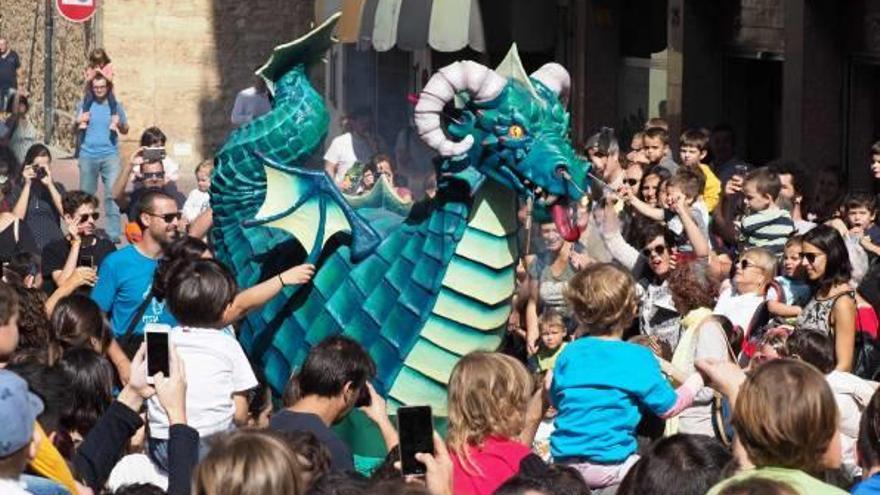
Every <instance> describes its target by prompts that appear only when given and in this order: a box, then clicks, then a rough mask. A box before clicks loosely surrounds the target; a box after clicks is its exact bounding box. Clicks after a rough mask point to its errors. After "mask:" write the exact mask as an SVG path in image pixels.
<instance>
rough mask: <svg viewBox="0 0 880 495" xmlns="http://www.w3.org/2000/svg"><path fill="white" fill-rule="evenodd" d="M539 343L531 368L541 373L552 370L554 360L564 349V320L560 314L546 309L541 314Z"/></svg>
mask: <svg viewBox="0 0 880 495" xmlns="http://www.w3.org/2000/svg"><path fill="white" fill-rule="evenodd" d="M538 327H539V329H540V335H541V341H540V346H539V347H538V352H537V353H535V355H534V356H533V357H532V363H531V364H532V366H533V369H535V370H536V371H538V372H540V373H543V372H545V371H549V370H552V369H553V366H554V365H555V364H556V358H558V357H559V353H560V352H562V349H564V348H565V346H566V344H567V343H566V342H565V340H566V339H565V320H564V319H563V317H562V313H559V312H558V311H555V310H552V309H548V310H545V311H544V312H543V313H541V317H540V319H539V320H538Z"/></svg>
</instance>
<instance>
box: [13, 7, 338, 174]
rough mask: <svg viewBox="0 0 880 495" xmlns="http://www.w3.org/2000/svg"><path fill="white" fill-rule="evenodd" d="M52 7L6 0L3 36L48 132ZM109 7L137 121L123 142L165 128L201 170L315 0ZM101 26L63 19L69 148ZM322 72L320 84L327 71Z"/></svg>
mask: <svg viewBox="0 0 880 495" xmlns="http://www.w3.org/2000/svg"><path fill="white" fill-rule="evenodd" d="M44 5H45V2H43V1H42V0H0V15H2V18H0V33H2V36H4V37H6V38H8V39H9V41H10V43H11V45H12V47H13V48H14V49H15V50H16V51H17V52H18V53H19V55H20V56H21V58H22V63H23V65H24V66H25V67H26V68H28V69H29V70H28V71H27V74H29V76H28V75H26V76H25V77H26V79H27V80H29V81H30V92H31V94H32V95H33V101H32V107H33V110H32V112H31V115H30V118H31V120H32V122H33V123H34V124H35V125H37V126H38V128H39V129H41V130H42V125H43V124H42V120H43V116H42V108H43V63H44V47H43V41H44V22H45V16H44V12H43V7H44ZM100 7H101V11H100V14H99V15H101V16H102V17H101V20H100V24H101V27H102V29H101V31H102V33H101V37H102V40H103V43H102V44H103V46H104V48H106V49H107V52H108V53H109V55H110V58H111V59H112V60H113V65H114V66H115V70H116V80H115V84H116V94H117V97H118V99H119V101H120V102H122V104H123V105H124V106H125V109H126V112H127V114H128V116H129V119H130V123H131V127H132V131H131V133H130V134H129V135H128V136H126V137H125V138H124V139H123V140H122V149H123V153H124V154H128V153H129V152H130V151H131V150H132V149H134V147H135V146H136V144H135V143H136V142H137V141H138V140H139V138H140V134H141V132H142V131H143V130H144V129H145V128H147V127H149V126H152V125H157V126H159V127H160V128H161V129H162V130H163V131H164V132H165V134H167V135H168V137H169V150H168V152H169V154H171V155H172V157H173V158H174V159H176V160H177V161H178V162H179V163H181V165H183V167H184V170H192V169H193V167H194V166H195V165H196V164H197V163H198V162H199V161H201V160H202V159H203V158H207V157H210V156H211V154H212V153H213V151H214V150H215V149H216V148H217V147H218V146H219V145H220V144H222V143H223V141H224V140H225V139H226V135H227V134H228V133H229V131H230V129H231V125H230V124H229V113H230V112H231V110H232V105H233V102H234V100H235V95H236V94H237V93H238V91H240V90H241V89H243V88H245V87H247V86H249V85H250V84H251V80H252V79H251V78H252V76H251V74H252V73H253V69H254V68H255V67H256V66H257V65H260V64H262V63H263V62H264V61H265V60H266V57H267V56H268V54H269V53H271V50H272V48H273V47H274V46H276V45H278V44H280V43H282V42H286V41H289V40H292V39H295V38H297V37H299V36H301V35H302V34H304V33H305V32H307V31H308V30H309V28H310V27H311V23H312V19H313V9H314V0H247V1H245V0H104V1H102V2H100ZM94 31H95V22H88V23H85V24H74V23H70V22H67V21H65V20H63V19H61V18H60V17H58V16H56V17H55V42H54V52H53V53H54V56H55V79H54V81H55V91H56V95H55V102H54V106H55V108H58V109H60V110H61V112H60V113H59V117H58V122H59V124H62V125H58V126H57V131H56V133H55V136H54V138H55V139H54V140H53V141H54V142H56V143H57V144H59V145H61V146H62V147H67V148H68V149H70V148H71V147H72V144H73V137H72V132H71V130H70V126H69V125H68V124H70V121H69V120H67V119H66V117H65V115H69V114H70V113H72V112H73V109H74V108H75V106H76V103H77V101H78V100H79V99H80V98H81V97H82V91H83V89H82V84H83V81H82V70H83V68H84V67H85V65H86V58H87V54H88V52H89V51H90V50H91V49H92V48H93V47H94V46H95V45H94V41H95V39H96V36H95V32H94ZM32 54H33V55H32ZM314 74H315V75H316V76H317V78H313V80H314V81H315V85H316V87H318V88H319V89H320V88H321V87H322V82H321V76H322V74H323V73H322V71H320V70H316V71H314ZM189 175H190V174H188V173H184V176H186V177H187V178H189Z"/></svg>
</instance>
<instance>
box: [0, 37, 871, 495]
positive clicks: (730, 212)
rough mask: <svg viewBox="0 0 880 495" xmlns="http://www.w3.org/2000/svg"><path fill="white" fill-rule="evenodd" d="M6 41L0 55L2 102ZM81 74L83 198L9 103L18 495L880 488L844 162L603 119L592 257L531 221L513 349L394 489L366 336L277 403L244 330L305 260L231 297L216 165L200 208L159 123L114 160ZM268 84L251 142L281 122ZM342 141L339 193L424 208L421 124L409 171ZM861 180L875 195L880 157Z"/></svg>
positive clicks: (8, 441) (398, 149)
mask: <svg viewBox="0 0 880 495" xmlns="http://www.w3.org/2000/svg"><path fill="white" fill-rule="evenodd" d="M8 52H9V48H8V46H7V44H6V43H5V41H3V40H0V83H4V84H5V83H6V82H8V81H7V80H8V79H9V78H10V77H9V74H6V73H5V72H4V71H7V72H8V70H7V69H8V67H6V68H4V65H3V64H6V65H7V66H9V67H12V66H13V65H14V64H13V62H12V61H9V60H8V57H9V55H8ZM92 55H93V56H92V57H91V58H90V64H89V67H88V68H87V69H86V71H85V74H84V76H85V81H86V92H85V94H84V98H83V101H82V102H81V105H80V107H79V109H78V113H77V115H78V117H77V123H76V126H77V128H78V129H79V130H80V131H81V137H80V143H79V147H78V148H79V149H78V154H79V162H78V163H79V165H78V166H79V170H80V184H79V189H77V190H66V189H65V187H63V185H62V184H60V183H58V182H57V181H55V180H54V178H53V176H52V167H51V162H52V155H51V153H50V150H49V149H48V148H47V147H46V146H45V145H43V144H40V143H38V142H35V140H34V139H33V136H32V133H30V131H22V129H25V130H27V128H28V124H27V117H26V114H27V100H26V98H25V97H24V96H23V95H22V94H21V93H20V92H15V91H12V92H8V91H6V90H5V89H3V88H0V96H2V97H3V99H4V100H7V101H8V102H9V104H8V106H7V107H6V108H7V109H8V117H7V119H6V120H5V121H4V124H3V126H0V259H2V261H3V267H2V278H3V281H2V283H0V492H2V493H10V494H17V493H34V494H64V493H70V494H87V493H95V494H97V493H113V494H119V495H123V494H125V495H131V494H160V493H168V494H191V493H192V494H205V495H221V494H230V495H238V494H264V493H265V494H268V493H273V494H274V493H284V494H315V495H321V494H352V493H359V494H387V493H390V494H430V495H452V494H456V495H471V494H478V495H490V494H501V495H527V494H530V495H561V494H589V493H599V494H613V493H619V494H622V495H629V494H633V495H634V494H684V495H688V494H694V495H697V494H704V493H710V494H713V495H716V494H718V495H721V494H723V495H734V494H811V495H812V494H820V495H821V494H835V493H847V492H850V491H851V493H855V494H859V495H867V494H875V493H880V476H878V473H880V394H878V393H877V385H878V383H877V379H878V377H880V342H878V340H877V338H878V335H877V333H878V316H877V315H878V313H877V308H880V226H878V225H876V224H875V220H876V211H877V207H878V205H877V204H876V199H875V197H874V196H873V195H871V194H867V193H862V192H849V191H846V189H845V188H844V187H843V185H842V183H841V181H840V180H839V178H838V175H837V174H836V173H835V171H833V170H822V171H819V172H818V173H815V174H811V173H809V172H808V171H807V170H805V169H804V168H803V167H802V166H800V165H799V164H797V163H795V162H792V161H788V160H784V159H783V160H776V161H773V162H771V163H769V164H767V165H765V166H761V167H754V166H752V165H750V164H748V163H747V162H745V161H744V160H741V159H739V158H737V157H736V156H735V154H734V150H735V149H736V146H735V144H736V143H735V135H734V132H733V130H732V129H731V128H730V127H727V126H723V125H722V126H716V127H715V128H714V129H712V130H711V131H708V130H705V129H699V128H694V129H688V130H685V131H684V132H683V133H682V134H681V136H680V139H679V146H678V149H677V150H675V151H673V150H672V149H671V147H670V144H669V143H670V141H671V140H670V136H669V130H668V125H667V124H666V122H664V121H663V120H662V119H651V120H650V121H648V122H647V123H646V125H645V128H644V129H643V130H642V131H641V132H637V133H636V134H635V135H634V136H633V137H632V140H631V142H630V143H629V146H628V149H624V147H623V146H622V145H621V144H620V143H618V139H617V136H616V135H615V132H614V131H613V130H612V129H609V128H603V129H602V130H601V131H599V132H598V133H596V134H595V135H594V136H592V137H591V138H590V139H589V140H587V142H586V143H585V144H584V146H583V149H582V151H583V153H584V154H585V155H586V157H587V158H588V159H589V162H590V164H591V174H592V175H593V180H592V185H591V190H590V192H589V194H588V195H586V196H585V197H584V198H583V199H582V200H581V201H580V203H578V204H577V205H572V209H573V211H572V213H573V214H574V215H575V217H576V223H577V226H578V230H579V232H580V236H579V238H578V239H577V240H574V241H568V240H566V239H564V238H563V236H561V235H560V232H559V231H558V229H557V226H556V224H555V223H554V222H553V221H552V220H551V219H550V218H549V217H548V216H547V215H546V214H543V212H542V211H541V209H540V208H536V209H535V210H534V211H533V210H532V209H531V208H530V207H529V204H528V203H526V202H523V207H522V209H521V211H520V215H521V218H523V219H525V218H527V217H529V216H532V217H533V219H534V222H531V221H524V222H522V225H523V228H521V232H520V240H521V242H520V254H521V261H520V263H519V266H518V268H517V270H516V290H515V294H514V296H513V301H512V308H513V309H512V312H511V315H510V318H509V320H508V324H507V328H506V331H504V339H503V342H502V345H501V346H500V348H499V349H498V350H497V351H496V352H474V353H471V354H468V355H465V356H463V357H462V358H461V359H460V360H459V361H458V362H457V364H456V365H455V367H454V368H453V371H452V374H451V376H450V378H449V382H448V384H447V386H448V400H447V404H446V409H447V412H448V414H447V417H446V420H447V421H446V422H445V424H443V425H442V426H444V428H439V430H442V431H438V432H435V433H434V436H433V448H431V449H426V450H429V451H428V452H422V453H419V454H417V456H416V458H417V460H418V461H419V462H421V463H422V464H424V466H425V474H424V475H423V476H403V475H402V474H401V469H400V460H401V459H400V458H401V450H402V449H401V448H400V445H399V444H400V438H399V435H398V432H397V430H396V427H395V424H394V423H393V421H392V420H391V419H390V417H389V412H390V411H389V410H388V406H387V404H386V401H385V399H384V398H383V397H382V396H381V395H380V394H379V393H377V392H376V390H375V389H374V388H373V385H372V383H371V382H372V380H373V379H374V378H375V375H376V364H375V363H374V361H373V359H372V358H371V357H370V355H369V354H368V353H367V352H366V351H365V350H364V349H363V348H362V347H361V346H360V345H359V344H358V343H357V342H355V341H353V340H351V339H348V338H346V337H341V336H338V337H331V338H328V339H326V340H324V341H322V342H320V343H317V344H316V345H315V346H314V347H312V348H311V349H310V351H309V353H308V355H307V357H306V358H305V360H304V362H303V363H302V365H301V366H299V367H298V368H297V369H296V371H295V373H294V374H293V376H291V377H290V381H289V383H288V385H287V389H286V390H285V391H284V394H283V396H282V397H280V398H278V397H273V394H272V392H271V391H270V390H269V389H268V387H267V386H266V384H265V383H264V381H263V380H262V379H261V376H260V373H259V368H258V367H256V366H253V365H252V363H251V362H249V359H248V356H247V355H246V353H245V352H244V350H243V349H242V347H241V345H240V344H239V343H238V341H237V340H236V338H235V336H236V322H238V321H239V320H241V319H242V318H243V317H244V316H246V315H247V314H248V313H249V312H251V311H253V310H254V309H257V308H260V307H261V306H263V305H264V304H266V303H267V302H268V301H270V300H271V299H273V298H274V297H275V296H276V295H277V294H279V293H280V292H281V291H282V289H283V288H284V287H286V286H288V285H299V284H304V283H307V282H308V281H309V280H310V279H311V278H312V276H313V275H314V273H315V269H316V268H315V267H314V266H312V265H308V264H306V265H298V266H292V267H289V268H287V269H285V270H283V271H281V272H279V273H277V274H273V276H269V277H266V279H265V280H264V281H263V282H261V283H259V284H258V285H255V286H253V287H238V285H237V283H236V278H235V276H234V274H233V273H231V272H230V270H229V269H228V267H226V266H225V265H224V264H223V263H221V262H219V261H217V260H215V259H214V257H213V254H212V251H211V247H210V242H209V239H208V237H207V233H208V231H209V229H210V226H211V222H212V217H211V208H210V199H211V198H210V194H209V190H210V182H211V172H212V166H211V164H210V162H205V163H203V164H200V165H199V166H198V167H197V168H196V170H195V175H196V184H197V186H196V188H195V189H194V190H192V191H190V192H189V193H188V194H186V195H185V194H183V193H182V192H181V191H179V190H178V188H177V183H178V181H179V179H180V167H179V166H178V165H177V164H175V163H174V162H173V161H172V160H171V159H170V158H169V157H168V156H166V154H165V153H164V149H165V146H166V140H167V138H166V136H165V134H164V133H163V132H162V131H161V130H160V129H158V128H156V127H151V128H149V129H146V130H144V131H143V133H142V135H141V139H140V147H139V148H138V149H137V150H136V151H135V152H134V153H133V154H131V155H130V156H129V157H127V158H126V160H124V161H122V160H120V156H119V151H118V142H117V141H118V136H119V135H120V134H127V133H128V132H129V127H128V122H127V117H126V114H125V109H124V106H123V104H122V102H120V101H118V100H117V99H116V97H115V96H114V95H113V88H112V84H113V74H112V73H113V70H112V64H111V63H110V59H109V57H108V55H107V53H105V52H104V51H103V50H96V51H95V52H94V53H93V54H92ZM15 68H16V69H17V67H15ZM4 81H6V82H4ZM258 86H259V84H257V85H256V86H255V88H249V90H246V92H243V96H242V98H241V101H239V102H237V104H236V106H235V109H234V111H233V116H232V121H233V123H235V124H236V125H239V124H244V123H246V122H249V121H250V120H252V119H254V118H257V117H258V116H259V114H260V113H261V112H265V111H266V110H267V108H268V100H265V101H264V99H266V98H268V96H267V95H266V92H265V88H262V87H258ZM347 131H348V132H346V133H344V134H342V135H340V136H337V137H336V138H334V139H332V140H331V141H330V142H329V146H328V149H327V151H326V153H325V155H324V159H325V164H324V166H325V170H326V172H327V173H328V175H329V176H330V177H331V178H332V179H333V180H334V181H335V182H336V183H337V185H338V186H339V187H340V188H341V189H342V190H344V191H345V192H347V193H349V194H352V195H360V194H368V193H369V192H370V190H372V188H374V187H375V185H376V184H377V183H379V181H386V185H387V186H389V188H390V190H391V191H393V192H394V193H396V194H397V195H398V196H399V197H400V198H401V199H402V200H404V201H408V200H415V201H434V200H435V199H434V196H435V194H436V193H437V191H436V180H435V179H434V178H433V177H431V176H430V174H425V170H424V169H425V168H426V166H425V165H421V166H420V167H416V166H413V165H412V163H411V162H416V161H419V160H420V159H419V157H422V158H425V157H426V154H424V153H423V151H424V150H420V149H418V146H416V145H414V144H413V143H411V142H410V141H411V139H410V138H411V137H412V136H411V135H410V134H407V133H406V132H403V133H402V134H401V136H400V139H398V143H396V144H397V145H396V146H395V150H394V153H393V155H394V157H393V158H392V156H391V155H390V154H388V152H387V150H386V149H385V148H384V145H383V144H382V143H381V139H379V138H378V137H377V136H376V134H375V133H374V132H373V131H372V130H371V126H370V123H369V112H365V111H360V110H359V111H356V112H354V113H353V114H352V115H351V116H350V117H349V119H348V126H347ZM404 131H406V130H404ZM28 139H31V142H29V143H28V141H27V140H28ZM25 145H26V146H25ZM868 162H870V165H868ZM395 164H396V165H397V166H398V169H397V170H395V167H394V165H395ZM866 166H870V168H871V170H872V173H873V174H874V177H875V178H876V179H878V180H880V143H877V145H875V146H874V147H873V148H872V149H871V150H866ZM814 176H815V178H816V179H817V180H815V181H814V180H812V179H813V178H814ZM99 179H100V180H101V181H102V182H103V183H104V191H105V196H104V197H103V198H101V199H99V198H97V197H95V191H96V189H97V183H98V180H99ZM410 185H412V186H414V188H413V189H410V188H409V187H408V186H410ZM415 186H418V187H415ZM101 202H103V203H104V204H103V211H104V215H105V219H106V221H105V222H104V229H98V220H99V218H100V216H101V212H100V210H101V208H100V206H101ZM123 216H124V218H125V222H123ZM529 225H534V228H532V227H526V226H529ZM153 325H163V326H164V328H168V329H169V333H168V335H169V361H170V362H169V367H168V373H167V376H166V375H165V373H159V374H156V375H154V376H151V377H148V376H147V363H146V360H145V350H146V346H145V343H144V332H145V330H146V329H147V328H150V327H151V326H153ZM355 409H357V410H359V411H360V413H359V414H362V415H363V416H364V417H365V418H367V419H368V420H369V421H370V422H371V423H373V425H374V426H375V430H376V431H377V432H378V436H377V438H381V439H382V440H381V441H382V443H383V446H382V450H383V451H384V452H387V457H386V458H385V461H384V462H383V463H382V464H380V465H378V466H372V467H365V465H364V464H363V463H358V462H356V458H355V456H354V455H353V453H352V447H351V446H350V445H348V444H347V443H346V442H345V440H344V438H343V437H342V436H340V435H339V434H338V432H337V431H335V430H334V429H333V426H334V425H336V424H338V423H339V422H340V421H342V420H343V419H345V418H347V417H348V416H349V415H350V414H352V411H353V410H355ZM438 426H441V424H440V423H438ZM441 434H442V435H441Z"/></svg>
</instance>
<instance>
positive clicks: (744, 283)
mask: <svg viewBox="0 0 880 495" xmlns="http://www.w3.org/2000/svg"><path fill="white" fill-rule="evenodd" d="M733 266H734V273H733V277H731V278H729V279H727V280H725V281H724V282H722V284H721V293H720V294H719V296H718V302H716V303H715V309H714V311H713V312H714V313H715V314H716V315H721V316H724V317H726V318H727V319H729V320H730V322H731V323H733V325H734V326H735V327H738V328H739V329H740V330H742V333H743V354H745V356H747V357H749V358H751V357H752V355H753V354H754V351H755V346H756V344H757V342H753V341H750V337H751V334H752V331H753V327H755V326H757V323H756V320H759V319H760V318H757V316H759V315H760V314H759V311H760V310H762V308H765V307H766V303H767V301H768V300H772V299H775V295H774V294H773V293H772V291H770V294H769V295H768V290H769V287H770V283H771V282H772V281H773V277H775V276H776V256H775V255H774V254H773V253H771V252H770V251H768V250H767V249H764V248H752V249H748V250H746V251H745V252H743V253H742V254H741V255H740V256H739V259H738V260H737V261H736V263H734V265H733Z"/></svg>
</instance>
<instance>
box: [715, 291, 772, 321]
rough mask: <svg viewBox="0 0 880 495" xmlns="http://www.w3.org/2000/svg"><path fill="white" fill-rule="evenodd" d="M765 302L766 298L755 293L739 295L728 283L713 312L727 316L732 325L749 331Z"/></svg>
mask: <svg viewBox="0 0 880 495" xmlns="http://www.w3.org/2000/svg"><path fill="white" fill-rule="evenodd" d="M765 300H766V299H765V297H764V296H761V295H758V294H754V293H751V294H737V293H736V292H734V290H733V288H732V287H731V285H730V284H729V283H726V284H725V286H723V287H722V289H721V293H720V294H719V295H718V302H717V303H715V310H714V311H712V312H713V313H714V314H716V315H721V316H726V317H727V319H729V320H730V322H731V323H733V324H734V325H736V326H738V327H740V328H742V329H743V330H744V331H748V330H749V325H751V323H752V318H753V317H754V316H755V310H757V309H758V306H760V305H761V303H762V302H764V301H765Z"/></svg>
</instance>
